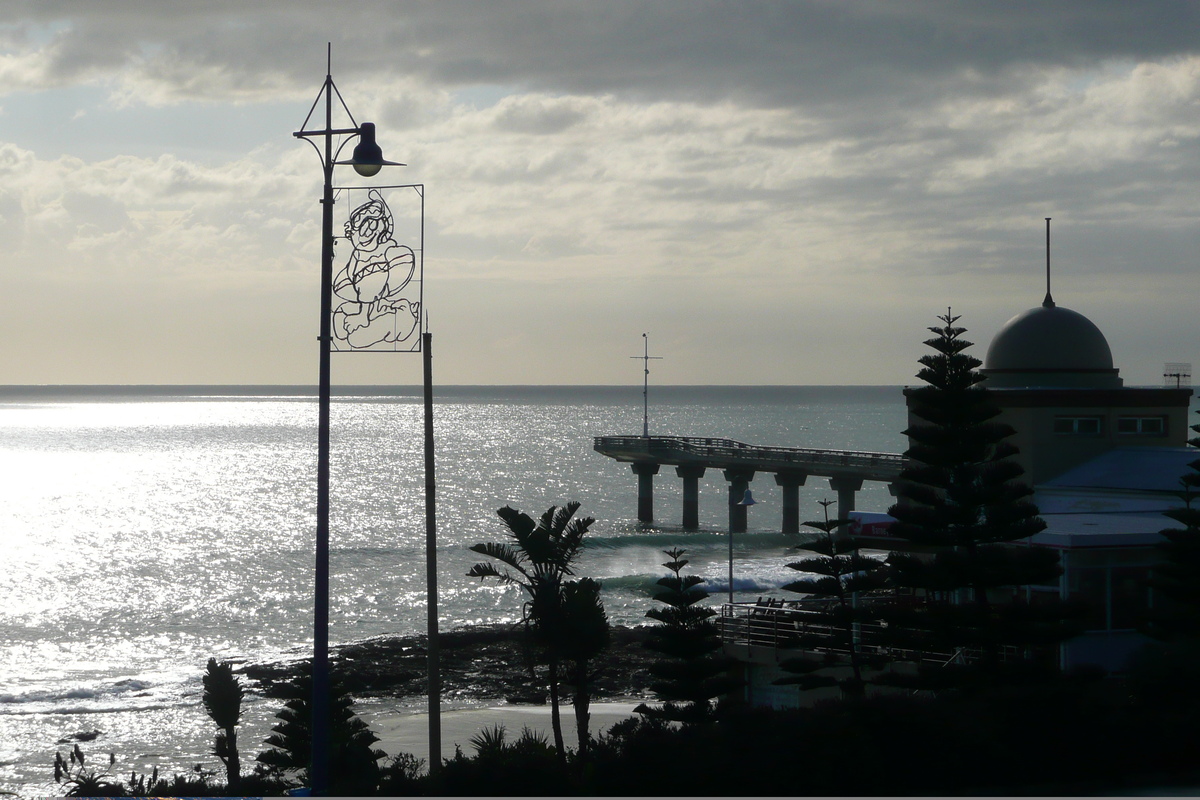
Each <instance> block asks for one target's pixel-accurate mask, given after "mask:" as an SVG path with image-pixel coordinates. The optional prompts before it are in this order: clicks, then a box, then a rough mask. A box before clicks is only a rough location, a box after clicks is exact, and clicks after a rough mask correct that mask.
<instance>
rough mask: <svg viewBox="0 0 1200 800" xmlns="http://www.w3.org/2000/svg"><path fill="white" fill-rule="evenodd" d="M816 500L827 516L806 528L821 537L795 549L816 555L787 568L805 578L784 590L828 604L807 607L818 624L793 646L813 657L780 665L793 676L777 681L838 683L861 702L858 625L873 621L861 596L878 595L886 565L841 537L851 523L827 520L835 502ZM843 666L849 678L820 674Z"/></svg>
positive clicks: (810, 685) (806, 686) (808, 615)
mask: <svg viewBox="0 0 1200 800" xmlns="http://www.w3.org/2000/svg"><path fill="white" fill-rule="evenodd" d="M818 502H819V503H820V504H821V506H822V509H823V510H824V512H825V518H824V519H823V520H816V521H810V522H805V523H804V526H805V527H807V528H812V529H814V530H815V531H817V532H818V533H817V534H816V536H814V537H813V538H811V539H809V540H808V541H806V542H803V543H801V544H799V545H797V546H796V549H797V550H804V551H808V552H809V553H814V554H815V555H811V556H809V557H807V558H803V559H801V560H799V561H794V562H792V563H791V564H788V565H787V566H788V569H794V570H796V571H797V572H803V573H807V575H806V576H805V577H803V578H800V579H799V580H796V581H793V582H792V583H789V584H786V585H785V586H784V587H783V588H784V589H786V590H787V591H789V592H798V593H801V594H806V595H809V597H810V598H811V599H815V600H824V601H826V602H824V603H822V604H817V603H806V604H805V606H806V611H807V612H808V613H806V614H805V615H804V617H805V621H806V622H807V623H809V625H811V626H816V630H813V629H812V628H811V627H809V626H808V625H806V628H805V630H801V631H799V632H798V633H797V635H796V641H795V643H796V645H797V646H798V647H799V648H801V649H804V650H807V651H809V653H810V654H811V655H810V656H808V657H801V658H793V659H788V660H786V661H784V662H782V663H781V664H780V666H781V667H782V668H783V669H785V670H787V671H788V672H792V673H795V674H794V675H791V676H789V677H785V678H780V679H779V680H777V681H775V683H777V684H797V685H799V686H800V687H801V688H804V689H811V688H817V687H819V686H833V685H837V686H839V687H840V688H841V690H842V694H843V695H844V696H846V697H853V698H859V697H862V695H863V692H864V690H865V684H864V682H863V669H864V668H865V667H866V666H867V661H868V659H867V658H866V657H865V656H864V654H863V652H862V646H861V644H860V642H859V636H858V635H857V631H856V627H857V626H858V625H859V624H861V623H862V622H863V621H865V620H867V619H873V618H874V615H873V613H872V612H871V611H870V609H864V608H863V607H862V606H861V605H860V604H859V602H858V600H859V598H858V597H857V595H859V594H864V593H869V592H875V591H878V590H879V589H881V588H882V587H883V586H884V584H885V583H886V577H885V573H886V569H887V564H886V563H885V562H884V561H882V560H880V559H877V558H870V557H868V556H864V555H862V554H861V553H860V552H859V547H860V542H859V540H858V539H856V538H854V537H852V536H849V535H847V534H844V533H841V530H842V529H843V528H845V527H847V526H848V525H850V524H851V522H852V520H850V519H832V520H831V519H830V518H829V506H831V505H833V502H834V501H832V500H819V501H818ZM845 665H849V667H850V675H849V677H846V678H842V679H837V678H834V677H833V676H831V675H818V674H816V673H817V672H818V671H821V670H823V669H825V668H827V667H837V666H845Z"/></svg>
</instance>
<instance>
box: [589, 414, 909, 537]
mask: <svg viewBox="0 0 1200 800" xmlns="http://www.w3.org/2000/svg"><path fill="white" fill-rule="evenodd" d="M593 449H595V450H596V452H598V453H601V454H602V455H605V456H608V457H609V458H612V459H614V460H616V461H621V462H625V463H628V464H629V465H630V467H631V468H632V469H633V472H634V473H635V474H636V475H637V476H638V519H639V520H641V521H643V522H651V521H653V511H652V508H653V476H654V475H656V474H658V471H659V468H660V467H661V466H662V465H663V464H668V465H672V466H674V467H675V473H676V474H677V475H678V476H679V477H680V478H682V479H683V481H684V492H683V495H684V501H683V502H684V508H683V526H684V527H685V528H695V527H697V511H696V505H697V491H698V490H697V480H698V479H699V478H701V477H703V476H704V473H705V471H706V470H708V469H720V470H723V472H724V476H725V479H726V480H728V481H729V515H730V517H729V519H730V529H731V530H738V531H744V530H745V529H746V528H745V525H746V523H745V513H746V508H745V506H743V505H739V504H738V501H739V500H741V499H742V497H743V495H744V494H745V492H746V490H747V488H748V487H749V484H750V481H751V480H752V479H753V477H754V475H755V473H758V472H770V473H774V475H775V482H776V483H777V484H779V486H780V487H781V488H782V489H783V511H784V518H783V530H784V532H794V531H795V530H797V529H798V526H799V508H798V487H800V486H803V485H804V483H805V481H806V480H807V478H808V477H809V476H810V475H812V476H816V477H821V478H828V479H829V486H830V488H831V489H833V490H834V491H836V492H837V493H838V504H839V511H838V513H839V514H843V515H844V514H847V513H849V512H850V511H852V510H853V509H854V493H855V492H857V491H858V490H859V489H861V488H862V483H863V481H864V480H869V481H883V482H885V483H892V482H894V481H895V480H896V479H897V478H899V477H900V471H901V470H902V469H903V468H904V467H905V466H906V464H907V459H906V458H905V457H904V456H903V455H900V454H899V453H871V452H863V451H855V450H819V449H814V448H805V447H769V446H761V445H750V444H745V443H743V442H738V441H734V440H732V439H720V438H706V437H695V436H597V437H596V438H595V441H594V444H593Z"/></svg>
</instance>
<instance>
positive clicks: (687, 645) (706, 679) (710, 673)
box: [634, 548, 742, 724]
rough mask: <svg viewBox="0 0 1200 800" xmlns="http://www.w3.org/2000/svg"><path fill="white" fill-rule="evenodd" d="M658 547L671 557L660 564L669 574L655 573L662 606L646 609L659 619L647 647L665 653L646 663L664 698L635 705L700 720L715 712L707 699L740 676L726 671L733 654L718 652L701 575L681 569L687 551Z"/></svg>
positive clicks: (653, 713)
mask: <svg viewBox="0 0 1200 800" xmlns="http://www.w3.org/2000/svg"><path fill="white" fill-rule="evenodd" d="M663 552H664V554H665V555H666V556H667V557H668V558H670V559H671V560H670V561H667V562H666V563H664V564H663V566H664V567H666V568H667V569H668V570H670V571H671V574H670V575H668V576H666V577H663V578H659V580H658V582H657V583H658V585H659V586H661V587H663V588H662V591H660V592H658V593H657V594H656V595H654V599H655V600H657V601H658V602H660V603H662V604H663V605H664V606H665V608H652V609H650V610H649V611H647V612H646V616H647V617H650V619H653V620H655V621H656V622H658V623H659V624H658V625H654V626H651V627H650V629H649V633H650V639H649V640H648V641H647V642H646V647H648V648H650V649H651V650H654V651H656V652H658V653H661V654H662V655H663V656H664V657H665V658H664V659H663V660H661V661H659V662H657V663H655V664H653V665H651V667H650V673H651V674H652V675H653V676H654V677H655V678H656V680H655V682H654V683H652V684H651V685H650V688H651V689H652V690H653V691H654V693H655V694H657V695H658V697H659V699H660V700H662V701H663V704H662V705H661V706H648V705H646V704H645V703H642V704H641V705H639V706H638V707H637V708H635V709H634V711H636V712H637V713H639V714H643V715H645V716H647V717H651V718H657V719H665V720H672V721H676V722H683V723H685V724H695V723H700V722H705V721H708V720H711V719H712V718H713V716H714V715H715V707H714V705H713V702H712V701H713V700H714V699H716V698H718V697H721V696H722V695H726V694H728V693H730V692H732V691H734V690H735V689H738V688H739V687H741V686H742V681H741V680H739V679H737V678H734V677H732V676H731V675H730V668H731V667H732V666H733V663H734V662H733V661H732V659H729V658H726V657H724V656H721V655H719V654H718V652H717V651H719V650H720V649H721V637H720V631H719V630H718V628H717V625H716V623H714V622H713V619H712V618H713V617H714V616H715V615H716V613H717V612H716V610H715V609H713V608H712V606H708V605H701V602H702V601H703V600H704V599H705V598H707V597H708V592H706V591H705V590H704V589H702V588H701V585H702V584H703V583H704V582H705V581H704V578H702V577H700V576H698V575H684V574H683V568H684V567H686V566H687V564H688V561H687V559H685V558H684V557H683V556H684V553H685V552H686V551H684V550H681V549H679V548H672V549H670V550H664V551H663Z"/></svg>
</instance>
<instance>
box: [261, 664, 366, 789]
mask: <svg viewBox="0 0 1200 800" xmlns="http://www.w3.org/2000/svg"><path fill="white" fill-rule="evenodd" d="M305 667H306V669H305V670H304V672H303V674H301V675H300V676H299V677H298V678H297V679H296V681H295V682H294V683H292V685H291V687H290V691H289V692H288V694H289V698H288V700H287V701H286V702H285V703H284V706H283V708H281V709H280V710H279V712H278V713H277V714H276V715H275V716H276V718H278V720H279V722H277V723H276V724H275V726H274V727H273V728H271V731H272V733H271V735H270V736H268V737H267V739H266V741H265V744H267V745H268V746H269V747H270V748H271V749H269V750H265V751H263V752H261V753H259V754H258V756H257V760H258V762H259V763H260V764H262V765H263V766H264V767H265V768H266V770H267V773H268V775H270V776H273V777H283V776H287V775H296V776H297V777H298V778H299V779H300V780H301V781H302V782H303V783H305V784H307V783H308V782H309V775H308V769H309V765H310V764H311V763H312V665H311V663H307V664H306V665H305ZM331 677H332V686H331V692H332V696H331V698H330V701H331V702H330V732H329V739H330V763H329V778H330V786H329V788H330V792H331V793H332V794H335V795H368V794H372V793H374V792H375V790H376V788H377V787H378V785H379V779H380V769H379V760H380V759H381V758H385V757H386V756H387V754H386V753H384V752H383V751H382V750H376V749H375V748H373V747H372V745H374V744H375V742H377V741H379V739H378V737H376V736H375V734H374V733H372V732H371V729H370V728H369V727H368V726H367V724H366V723H365V722H363V721H362V720H361V719H359V718H358V717H357V716H355V714H354V701H353V700H352V699H351V697H350V695H349V694H348V693H347V692H346V691H345V689H344V687H343V685H342V680H341V678H340V676H339V675H338V674H337V673H334V674H333V675H332V676H331Z"/></svg>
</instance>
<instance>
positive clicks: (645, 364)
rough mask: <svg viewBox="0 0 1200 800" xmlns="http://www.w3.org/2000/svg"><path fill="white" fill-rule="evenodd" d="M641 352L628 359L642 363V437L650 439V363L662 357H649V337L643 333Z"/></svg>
mask: <svg viewBox="0 0 1200 800" xmlns="http://www.w3.org/2000/svg"><path fill="white" fill-rule="evenodd" d="M642 340H643V345H644V347H643V352H642V355H640V356H630V358H637V359H640V360H641V362H642V437H643V438H646V439H648V438H650V362H651V361H661V360H662V356H652V355H650V335H649V334H646V333H643V334H642Z"/></svg>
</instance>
